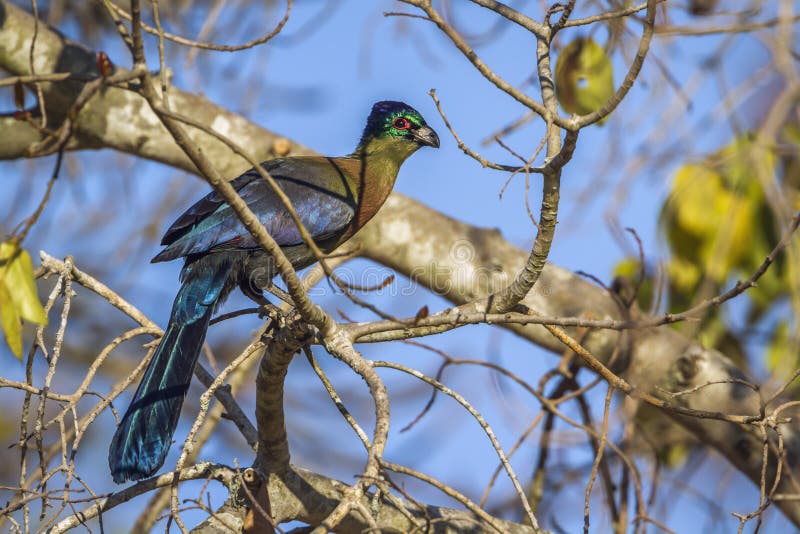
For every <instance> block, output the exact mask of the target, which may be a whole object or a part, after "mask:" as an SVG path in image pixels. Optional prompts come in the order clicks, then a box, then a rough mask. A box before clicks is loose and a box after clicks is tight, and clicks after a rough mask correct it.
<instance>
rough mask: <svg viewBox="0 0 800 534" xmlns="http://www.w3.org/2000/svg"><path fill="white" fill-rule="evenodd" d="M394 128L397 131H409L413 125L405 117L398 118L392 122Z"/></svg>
mask: <svg viewBox="0 0 800 534" xmlns="http://www.w3.org/2000/svg"><path fill="white" fill-rule="evenodd" d="M392 126H393V127H394V128H395V129H397V130H408V129H409V128H410V127H411V123H410V122H408V119H406V118H405V117H397V118H396V119H395V120H393V121H392Z"/></svg>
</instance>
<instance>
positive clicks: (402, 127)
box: [379, 109, 427, 137]
mask: <svg viewBox="0 0 800 534" xmlns="http://www.w3.org/2000/svg"><path fill="white" fill-rule="evenodd" d="M423 126H427V125H426V124H425V119H423V118H422V115H420V114H419V113H418V112H417V111H416V110H414V109H411V110H401V111H395V112H392V113H391V114H389V115H388V116H387V117H386V119H385V121H384V123H383V128H382V129H381V132H380V134H379V135H386V136H389V137H406V136H407V135H408V133H409V130H410V129H411V128H412V127H413V128H422V127H423Z"/></svg>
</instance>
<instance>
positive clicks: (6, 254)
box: [0, 242, 47, 325]
mask: <svg viewBox="0 0 800 534" xmlns="http://www.w3.org/2000/svg"><path fill="white" fill-rule="evenodd" d="M0 280H2V281H5V285H6V289H7V290H8V292H9V295H10V297H11V301H12V302H13V303H14V306H15V307H16V310H17V313H18V314H19V315H20V316H21V317H22V318H23V319H25V320H26V321H30V322H32V323H36V324H41V325H45V324H47V315H46V314H45V313H44V308H42V303H41V302H40V301H39V292H38V291H37V290H36V282H35V280H34V277H33V262H31V257H30V256H29V255H28V253H27V252H26V251H25V250H20V249H19V248H18V247H17V246H16V245H14V244H12V243H9V242H6V243H0Z"/></svg>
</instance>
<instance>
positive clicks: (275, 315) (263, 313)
mask: <svg viewBox="0 0 800 534" xmlns="http://www.w3.org/2000/svg"><path fill="white" fill-rule="evenodd" d="M258 316H259V317H260V318H261V319H264V318H267V319H269V325H267V331H268V332H271V331H275V330H279V329H281V328H283V327H284V326H286V317H287V314H286V313H285V312H284V311H283V310H281V309H280V308H279V307H277V306H275V305H274V304H272V303H269V302H268V303H266V304H265V305H263V306H262V307H261V309H260V310H259V312H258Z"/></svg>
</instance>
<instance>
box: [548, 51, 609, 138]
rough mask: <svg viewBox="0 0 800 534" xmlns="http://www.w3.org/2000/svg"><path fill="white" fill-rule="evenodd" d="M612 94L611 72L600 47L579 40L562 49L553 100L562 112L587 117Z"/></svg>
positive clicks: (606, 58)
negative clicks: (559, 105) (555, 99)
mask: <svg viewBox="0 0 800 534" xmlns="http://www.w3.org/2000/svg"><path fill="white" fill-rule="evenodd" d="M613 95H614V69H613V67H612V66H611V60H610V59H609V58H608V56H607V55H606V52H605V50H603V47H602V46H600V45H599V44H597V43H596V42H594V41H593V40H592V39H586V38H584V37H579V38H577V39H575V40H574V41H572V42H571V43H569V44H568V45H567V46H565V47H564V48H563V49H562V50H561V53H560V54H559V55H558V59H557V60H556V98H558V102H559V104H561V107H562V108H564V110H565V111H567V112H568V113H577V114H579V115H586V114H588V113H591V112H593V111H595V110H597V109H600V108H601V107H602V106H603V104H605V103H606V102H608V100H609V99H610V98H611V97H612V96H613ZM604 121H605V119H604V120H603V121H601V122H600V123H601V124H602V122H604Z"/></svg>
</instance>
